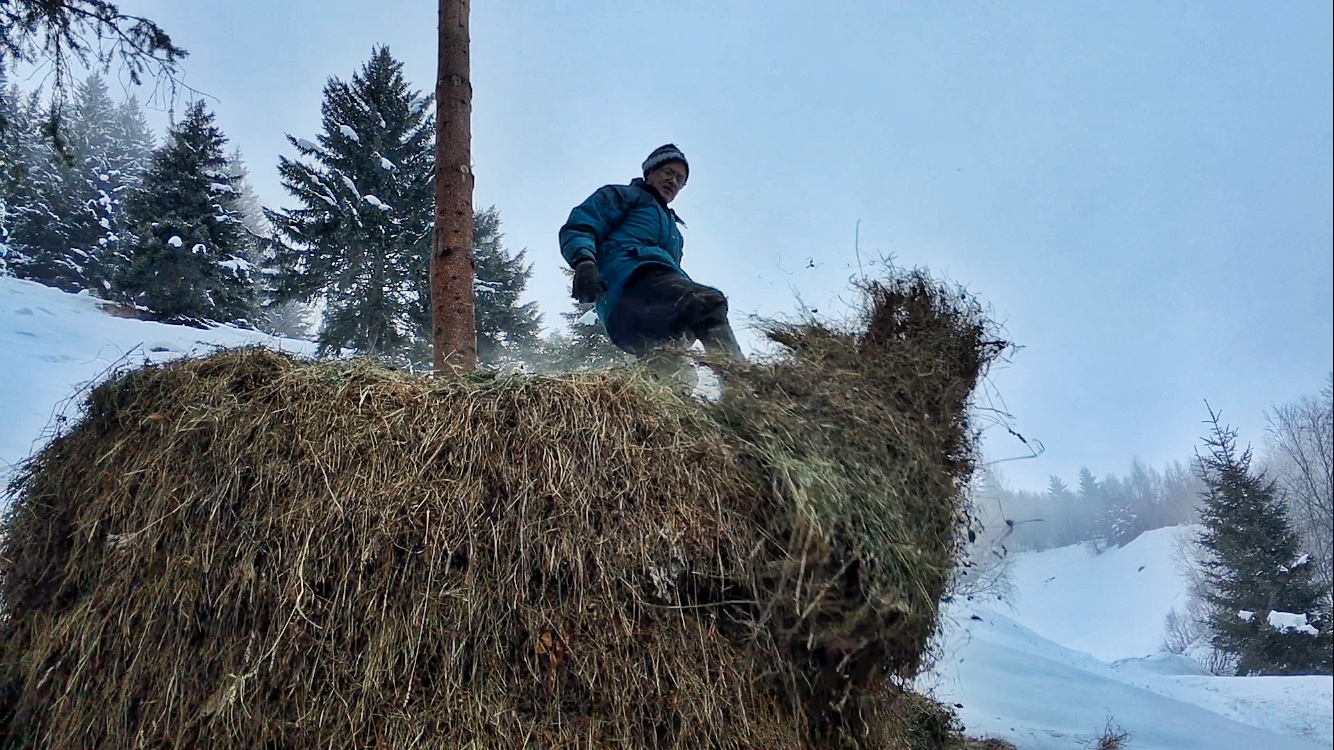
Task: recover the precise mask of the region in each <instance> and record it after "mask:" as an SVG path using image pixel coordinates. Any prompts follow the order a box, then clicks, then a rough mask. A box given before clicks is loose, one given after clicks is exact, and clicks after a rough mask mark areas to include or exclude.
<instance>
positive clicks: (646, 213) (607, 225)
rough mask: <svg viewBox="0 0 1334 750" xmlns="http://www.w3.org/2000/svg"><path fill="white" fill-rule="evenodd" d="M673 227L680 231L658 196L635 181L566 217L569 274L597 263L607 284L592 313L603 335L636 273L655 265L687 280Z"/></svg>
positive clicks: (563, 246) (605, 190) (611, 188)
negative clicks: (580, 265) (585, 264)
mask: <svg viewBox="0 0 1334 750" xmlns="http://www.w3.org/2000/svg"><path fill="white" fill-rule="evenodd" d="M678 224H680V225H681V226H685V223H684V222H682V221H681V219H680V217H678V216H677V215H676V212H675V211H673V210H672V209H670V208H668V207H667V205H666V204H665V203H663V202H662V201H661V200H660V199H659V198H658V194H657V191H655V190H653V189H652V188H651V187H649V185H648V183H646V182H644V181H643V180H642V179H638V178H636V179H635V180H634V181H633V182H631V183H630V184H629V185H606V186H604V187H601V188H598V190H597V192H595V193H593V194H592V195H590V196H589V197H588V200H585V201H584V202H583V203H580V204H579V205H578V206H576V207H575V209H574V210H573V211H571V212H570V218H569V220H568V221H566V222H565V226H563V227H561V228H560V252H561V255H563V256H565V262H566V263H569V264H570V267H572V268H573V267H574V264H576V263H578V262H579V261H581V260H583V259H585V258H589V259H592V260H593V261H594V262H596V263H597V265H598V272H599V273H601V274H602V280H603V281H605V282H606V283H607V292H606V294H604V295H602V298H601V299H599V300H598V302H597V311H598V317H599V318H601V319H602V324H603V326H605V327H606V328H607V329H608V330H612V326H611V325H609V324H608V322H609V319H610V318H609V316H610V315H611V314H612V311H613V310H615V309H616V301H617V300H618V299H620V296H621V292H622V291H624V289H625V283H626V282H627V281H629V280H630V276H631V275H632V274H633V273H634V272H635V271H636V270H637V269H639V268H640V267H642V266H645V265H648V264H657V265H662V266H667V267H668V268H670V269H672V270H674V271H676V272H677V273H679V274H681V275H682V276H685V275H686V274H685V272H684V271H682V270H681V250H682V247H683V246H684V244H685V240H684V239H683V238H682V237H681V230H680V229H678V228H677V225H678ZM686 278H689V277H688V276H686Z"/></svg>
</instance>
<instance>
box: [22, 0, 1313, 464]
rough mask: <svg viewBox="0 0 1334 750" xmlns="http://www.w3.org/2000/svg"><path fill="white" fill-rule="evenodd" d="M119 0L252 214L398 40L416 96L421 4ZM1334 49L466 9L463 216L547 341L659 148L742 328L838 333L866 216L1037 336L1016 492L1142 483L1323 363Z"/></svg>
mask: <svg viewBox="0 0 1334 750" xmlns="http://www.w3.org/2000/svg"><path fill="white" fill-rule="evenodd" d="M120 6H121V8H122V10H124V11H126V12H130V13H142V14H143V15H146V16H148V17H150V18H152V19H154V20H155V21H157V22H159V23H160V24H161V25H162V26H163V27H165V28H166V29H167V31H168V32H169V33H170V34H171V35H172V38H173V39H174V40H175V41H176V42H177V43H179V44H180V45H182V46H184V47H185V48H187V49H188V50H189V51H190V53H191V54H190V57H189V58H188V59H187V60H186V61H185V63H184V71H185V77H186V81H187V82H188V83H189V84H190V85H191V86H193V87H194V88H196V89H198V90H200V91H202V92H205V93H206V94H207V95H209V96H210V97H213V98H214V100H212V101H210V104H211V106H212V107H213V108H214V110H215V111H216V112H217V115H218V120H219V124H220V125H221V126H222V128H223V130H224V132H225V133H226V134H227V135H228V136H229V137H230V138H231V140H232V141H233V143H234V144H236V145H238V146H239V147H240V148H241V150H242V152H243V154H244V156H245V158H246V160H247V162H248V164H249V167H250V170H251V178H252V180H253V182H254V184H255V186H256V188H257V190H258V191H259V193H260V196H261V198H262V199H263V200H264V202H265V203H266V205H269V206H291V205H292V203H291V201H290V200H288V198H287V196H285V195H284V194H283V192H282V190H281V188H280V187H279V185H278V179H277V172H276V165H277V161H278V156H279V154H288V155H291V149H290V148H289V146H288V145H287V143H286V142H285V141H284V139H283V134H284V133H291V134H293V135H294V136H297V137H303V138H308V139H312V140H313V137H314V135H315V134H316V132H317V129H318V127H319V108H320V98H321V89H322V87H323V85H324V83H325V81H326V79H327V78H329V77H330V76H337V77H339V78H343V79H348V78H350V77H351V75H352V73H353V72H354V71H356V70H357V69H358V67H359V66H360V65H361V64H362V63H363V62H364V61H365V60H366V59H367V58H368V57H369V55H370V52H371V48H372V46H374V45H376V44H387V45H389V47H390V49H391V50H392V52H393V53H394V55H395V56H396V57H398V58H399V59H400V60H402V61H403V62H404V63H405V65H406V73H407V76H408V78H409V80H410V81H412V82H413V84H415V86H416V87H418V88H421V89H425V90H430V89H432V88H433V87H434V77H435V54H436V3H435V1H434V0H412V1H411V2H409V1H407V0H378V2H373V3H372V2H365V1H360V2H354V1H351V0H319V1H318V2H316V0H265V1H264V2H259V1H257V0H227V2H216V1H214V0H209V1H205V0H120ZM1330 28H1331V4H1330V3H1329V2H1328V1H1327V0H1284V1H1283V2H1272V3H1257V2H1223V1H1222V0H1204V1H1202V2H1164V1H1163V0H1153V1H1152V2H1128V1H1126V0H1116V1H1114V2H1064V1H1062V2H1036V1H1032V2H1029V1H1025V2H1019V1H1018V0H1014V1H1012V2H941V3H921V2H889V1H887V0H867V1H866V2H838V1H836V0H831V1H830V2H825V3H811V2H793V1H789V0H764V1H763V2H760V1H759V0H754V1H747V2H728V1H727V0H697V1H692V0H678V1H676V2H636V1H635V0H615V1H614V2H612V1H596V0H541V1H538V0H530V1H528V2H503V1H502V2H485V1H483V2H476V3H474V5H473V9H472V63H473V85H474V89H475V92H476V93H475V98H474V102H473V106H474V113H473V139H474V140H473V158H474V161H475V166H476V174H477V191H476V198H475V200H476V205H477V206H479V207H482V206H488V205H492V204H494V205H496V206H497V207H498V208H499V210H500V212H501V216H502V218H503V220H504V224H505V230H506V234H507V239H508V244H509V246H510V247H511V248H513V249H520V248H527V249H528V252H529V257H530V259H531V260H532V261H533V263H534V265H535V273H534V279H533V284H532V288H531V298H532V299H536V300H537V301H538V302H539V303H540V304H541V306H542V309H543V310H544V311H545V312H546V313H547V315H548V317H549V318H551V319H553V320H554V319H555V313H556V312H558V311H561V310H565V309H567V306H568V304H569V301H568V289H567V287H566V282H565V280H564V277H563V276H562V275H561V274H560V272H559V266H560V262H561V261H560V254H559V250H558V248H557V243H556V232H557V229H558V228H559V227H560V225H561V224H562V223H563V221H564V220H565V218H566V216H567V215H568V212H569V210H570V208H571V207H572V206H574V205H575V204H577V203H578V202H580V201H581V200H583V199H584V198H585V197H586V196H587V195H588V194H589V193H591V192H592V191H593V190H594V189H596V188H597V187H599V186H600V185H603V184H605V183H608V182H625V181H628V180H629V179H630V178H632V177H635V176H637V174H638V165H639V163H640V162H641V161H642V160H643V158H644V157H645V156H646V155H647V154H648V152H649V151H651V150H652V149H653V148H655V147H656V146H658V145H661V144H662V143H666V142H669V141H670V142H674V143H676V144H677V145H678V146H680V147H681V148H682V149H683V150H684V152H685V153H686V155H687V156H688V157H689V159H690V162H691V167H692V169H691V179H690V184H689V185H688V186H687V188H686V189H685V190H684V191H683V192H682V194H681V196H680V198H678V200H677V202H676V203H675V204H674V205H673V207H674V208H676V209H677V210H678V212H679V213H680V214H681V215H682V217H683V218H684V219H685V221H686V222H687V223H688V225H689V228H688V229H687V230H686V232H685V235H686V256H685V262H684V266H685V268H686V270H687V271H688V272H689V273H691V275H692V276H694V277H695V278H696V279H697V280H700V281H703V282H705V283H710V284H713V285H716V286H718V287H720V288H722V289H723V290H724V291H725V292H727V293H728V295H729V296H730V297H731V300H732V308H733V311H734V313H733V317H734V321H735V322H736V323H738V324H739V325H740V327H744V325H745V321H746V320H747V318H748V316H751V315H762V316H768V315H775V314H782V313H788V312H791V311H793V310H795V309H796V296H797V295H798V294H799V295H800V297H801V299H802V300H803V301H804V303H805V304H806V305H807V306H808V307H811V308H816V309H819V310H820V311H821V312H822V313H833V314H838V313H841V312H843V311H845V310H846V306H845V305H844V303H843V302H842V301H841V300H843V299H847V294H846V290H847V288H848V281H849V279H850V278H851V277H852V276H854V275H856V274H857V273H858V260H857V252H856V250H857V248H856V246H855V243H854V238H855V237H856V236H857V231H858V230H857V225H858V222H859V221H860V255H861V258H862V261H863V266H865V265H866V264H867V263H866V262H867V261H869V260H870V259H872V258H874V257H877V256H880V255H889V254H892V255H893V257H894V258H895V259H896V261H897V262H898V263H899V264H901V265H905V266H926V267H928V268H930V269H931V270H932V272H934V273H935V274H937V275H940V276H944V277H948V278H949V279H951V280H953V281H956V282H959V283H961V284H964V285H966V286H967V287H968V288H969V289H970V290H971V291H972V292H973V293H974V294H976V295H977V296H978V297H979V298H980V299H981V300H982V301H983V302H984V303H986V304H989V305H990V306H991V307H992V308H993V310H994V314H995V317H996V318H997V319H998V320H1000V321H1001V322H1003V323H1004V324H1005V331H1006V334H1007V336H1008V337H1009V338H1010V339H1011V340H1013V341H1014V342H1016V343H1018V344H1020V345H1022V346H1023V347H1024V348H1023V350H1022V351H1020V352H1019V353H1018V354H1017V355H1016V356H1015V357H1014V358H1013V361H1012V363H1011V364H1009V365H1008V366H1006V367H1004V368H1003V369H1000V370H998V371H997V372H995V373H994V374H993V378H992V382H991V389H992V390H993V391H994V392H996V393H997V394H999V397H1001V398H1003V400H1004V405H1005V406H1006V408H1008V410H1009V412H1010V413H1012V414H1013V416H1014V426H1015V428H1016V429H1017V430H1018V431H1019V432H1021V433H1022V434H1024V435H1025V436H1026V437H1029V438H1033V439H1037V440H1040V441H1041V442H1042V443H1043V444H1044V445H1045V446H1046V451H1045V453H1044V454H1043V455H1042V456H1041V457H1039V458H1036V459H1032V460H1027V461H1012V462H1007V463H1004V464H1003V465H1002V466H1001V467H1000V468H1001V469H1002V471H1003V472H1004V474H1005V475H1006V476H1007V477H1008V478H1009V479H1010V480H1011V481H1012V483H1013V484H1015V485H1017V486H1020V487H1027V488H1035V489H1039V488H1042V487H1044V486H1045V484H1046V480H1047V477H1048V476H1049V475H1051V474H1059V475H1061V476H1062V477H1064V478H1065V479H1066V481H1068V482H1070V483H1073V482H1074V480H1075V474H1076V472H1077V471H1078V469H1079V467H1080V466H1088V467H1089V468H1090V469H1091V470H1092V471H1093V472H1094V473H1095V474H1098V475H1100V476H1101V475H1104V474H1107V473H1113V472H1114V473H1118V474H1123V473H1125V471H1126V468H1127V467H1128V465H1129V462H1130V459H1131V457H1132V456H1139V457H1141V458H1142V459H1144V460H1145V461H1147V462H1149V463H1150V464H1152V465H1155V466H1159V467H1161V465H1162V464H1163V463H1164V462H1166V461H1169V460H1172V459H1187V458H1189V457H1190V456H1191V455H1192V452H1193V450H1194V448H1195V446H1196V445H1198V437H1199V436H1200V435H1201V434H1203V432H1204V428H1203V426H1202V425H1201V420H1202V419H1204V418H1205V417H1206V416H1207V412H1206V409H1205V400H1206V399H1207V400H1208V401H1209V403H1210V404H1211V405H1212V406H1213V407H1215V408H1216V409H1220V410H1221V411H1222V413H1223V417H1224V420H1225V421H1227V422H1230V423H1231V424H1233V425H1234V426H1236V427H1238V428H1240V429H1241V432H1242V439H1243V440H1244V441H1252V442H1254V443H1256V444H1257V446H1258V445H1259V444H1260V443H1261V442H1262V441H1263V432H1262V429H1263V424H1264V416H1263V415H1264V410H1265V409H1266V408H1268V407H1270V406H1272V405H1273V404H1275V403H1282V402H1285V401H1290V400H1293V399H1295V398H1297V397H1300V396H1302V395H1305V394H1315V393H1317V392H1318V391H1319V390H1320V389H1321V388H1322V387H1323V386H1324V383H1325V379H1326V376H1327V374H1328V373H1329V372H1330V370H1331V367H1332V366H1334V353H1332V350H1334V344H1332V343H1331V342H1332V341H1334V313H1332V312H1331V310H1332V309H1334V249H1332V248H1334V226H1332V225H1334V218H1332V214H1331V205H1332V204H1334V195H1332V191H1331V184H1332V183H1334V174H1332V166H1331V165H1332V164H1334V150H1332V146H1331V143H1332V141H1334V135H1332V132H1334V127H1332V125H1331V111H1332V109H1334V102H1332V101H1331V90H1332V89H1334V82H1332V81H1331V70H1332V69H1334V59H1332V56H1331V32H1330ZM20 83H23V82H22V81H20ZM140 96H141V97H145V96H146V93H145V92H140ZM183 108H184V107H183V105H182V104H180V103H178V104H177V107H176V109H177V111H181V110H183ZM155 121H156V123H157V124H158V126H159V128H161V127H162V125H164V124H165V122H166V114H165V113H159V114H158V115H156V116H155ZM743 339H745V340H746V341H747V342H753V341H754V339H753V336H750V335H749V334H744V333H743ZM987 452H988V456H989V458H991V459H993V460H994V459H1004V458H1008V457H1011V456H1016V455H1021V454H1023V453H1024V452H1025V449H1024V448H1023V446H1022V445H1020V444H1019V443H1018V442H1017V441H1015V440H1014V439H1013V438H1010V437H1009V436H1008V435H1007V434H1006V433H1004V432H1003V431H1000V430H991V431H990V432H989V433H988V439H987Z"/></svg>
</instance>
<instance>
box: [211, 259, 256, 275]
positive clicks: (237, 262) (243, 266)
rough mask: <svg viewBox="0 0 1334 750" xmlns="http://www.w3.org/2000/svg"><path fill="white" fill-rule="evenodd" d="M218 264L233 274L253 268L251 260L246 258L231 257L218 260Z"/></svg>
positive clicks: (246, 271)
mask: <svg viewBox="0 0 1334 750" xmlns="http://www.w3.org/2000/svg"><path fill="white" fill-rule="evenodd" d="M218 265H220V266H222V267H223V268H225V269H227V270H229V271H231V272H232V274H233V275H237V276H239V275H241V274H242V273H249V272H250V269H251V265H250V262H249V261H247V260H246V259H244V258H237V257H231V258H228V259H227V260H220V261H218Z"/></svg>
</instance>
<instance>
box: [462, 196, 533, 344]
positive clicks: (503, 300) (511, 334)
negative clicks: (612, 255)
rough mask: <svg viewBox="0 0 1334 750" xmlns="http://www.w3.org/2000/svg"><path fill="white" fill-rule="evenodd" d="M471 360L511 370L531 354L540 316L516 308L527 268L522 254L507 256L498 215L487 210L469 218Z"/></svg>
mask: <svg viewBox="0 0 1334 750" xmlns="http://www.w3.org/2000/svg"><path fill="white" fill-rule="evenodd" d="M472 236H473V246H474V248H473V252H474V257H475V258H476V260H477V274H476V280H475V281H474V290H475V292H476V303H475V306H474V310H475V314H476V316H477V358H478V360H480V362H481V363H482V364H483V365H485V366H488V367H515V366H518V365H519V364H520V363H522V362H524V361H525V360H526V359H527V358H528V357H529V355H530V354H531V353H532V352H533V351H534V350H535V349H536V347H537V345H538V343H539V335H540V333H541V330H542V315H541V313H539V312H538V310H537V303H536V302H528V303H521V302H519V297H520V296H521V295H522V294H523V292H524V290H525V289H527V287H528V280H529V279H530V278H532V275H533V267H532V265H531V264H527V263H525V262H524V261H525V260H526V258H527V251H525V250H520V251H519V252H517V253H514V254H510V252H509V251H508V250H507V249H506V248H505V246H504V244H503V242H502V240H503V238H504V235H503V234H502V233H501V231H500V212H499V211H497V210H496V208H495V206H492V207H490V208H488V209H485V210H483V211H477V212H476V213H475V214H474V216H473V232H472Z"/></svg>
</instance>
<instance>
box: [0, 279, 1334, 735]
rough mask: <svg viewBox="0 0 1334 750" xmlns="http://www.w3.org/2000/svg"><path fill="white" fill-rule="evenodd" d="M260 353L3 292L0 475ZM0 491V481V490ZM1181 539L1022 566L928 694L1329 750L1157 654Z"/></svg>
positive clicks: (1286, 718) (1280, 699) (1309, 716)
mask: <svg viewBox="0 0 1334 750" xmlns="http://www.w3.org/2000/svg"><path fill="white" fill-rule="evenodd" d="M256 343H262V344H266V345H269V346H273V347H275V348H281V349H283V350H285V351H298V352H309V351H310V349H311V345H310V344H309V343H307V342H301V341H292V340H286V339H275V338H273V337H270V336H265V335H264V334H260V333H258V332H255V331H245V330H240V329H236V328H231V327H227V326H220V327H217V328H212V329H209V330H200V329H195V328H187V327H182V326H170V325H163V324H160V323H150V322H145V321H139V320H130V319H126V318H119V317H114V316H111V315H108V314H107V313H105V312H103V311H102V310H101V309H100V308H99V304H98V301H97V300H95V299H93V298H91V297H88V296H86V295H72V294H65V293H63V292H60V291H58V290H55V289H50V288H48V287H44V286H41V285H38V284H33V283H30V282H25V281H18V280H15V279H12V278H3V277H0V358H2V360H0V475H3V474H6V473H8V469H9V468H10V467H12V466H13V464H14V463H15V462H17V461H19V460H21V459H23V458H24V457H26V456H27V455H29V453H30V452H31V450H32V449H33V448H34V446H35V445H37V444H39V443H40V441H41V439H42V438H43V436H44V435H45V434H47V432H48V431H49V429H51V427H52V426H53V418H54V416H55V415H57V414H62V413H63V414H67V415H70V416H73V414H74V411H73V406H72V404H74V403H77V402H71V400H70V399H71V396H75V395H76V394H78V393H80V392H81V389H83V388H84V387H86V386H87V385H88V384H89V383H91V382H93V381H95V380H96V379H97V378H98V377H99V376H101V375H103V374H105V373H106V372H108V371H109V370H112V369H114V368H116V367H120V366H133V365H137V364H140V363H142V362H145V361H153V362H156V361H161V360H163V359H168V358H172V357H179V356H183V355H187V354H194V353H203V352H207V351H210V350H212V349H215V348H217V347H220V346H241V345H246V344H256ZM2 478H3V477H0V479H2ZM1180 533H1186V532H1185V531H1184V530H1182V529H1161V530H1158V531H1153V532H1149V533H1148V534H1144V535H1143V536H1141V537H1140V538H1139V539H1137V540H1135V541H1134V542H1132V543H1130V544H1129V545H1127V546H1126V547H1125V548H1122V549H1112V550H1108V551H1106V552H1104V553H1102V554H1100V555H1095V554H1093V553H1092V552H1090V551H1089V550H1087V549H1085V548H1084V547H1068V548H1064V549H1058V550H1049V551H1046V552H1040V553H1030V554H1021V555H1016V556H1015V559H1014V577H1015V582H1016V588H1017V590H1018V595H1017V597H1016V598H1015V601H1014V602H1013V603H1012V607H1007V606H1006V605H1005V604H1001V603H995V606H987V605H981V604H978V603H976V602H973V603H967V602H962V603H957V604H955V605H953V606H952V607H951V608H950V609H949V610H948V614H947V617H948V624H947V628H946V633H945V638H944V639H943V643H942V644H941V648H940V651H941V660H940V662H939V664H938V665H937V667H936V669H935V671H934V672H933V673H932V674H930V675H927V676H926V677H924V679H923V685H924V686H926V687H929V688H932V689H934V690H935V693H936V695H937V697H939V698H940V699H942V700H944V701H946V702H948V703H952V704H958V705H959V706H960V708H959V709H958V711H959V714H960V716H961V717H962V718H963V720H964V721H965V723H966V724H967V726H968V729H969V731H970V732H971V733H972V734H975V735H981V736H986V735H990V736H997V737H1003V738H1007V739H1009V740H1011V741H1012V742H1014V743H1016V744H1017V745H1018V746H1019V747H1020V748H1021V750H1048V749H1051V750H1056V749H1057V748H1059V749H1061V750H1066V749H1074V748H1085V747H1089V746H1090V745H1089V743H1090V741H1091V740H1093V739H1095V738H1096V737H1097V736H1099V735H1100V734H1101V733H1102V730H1103V728H1104V727H1105V726H1106V724H1107V721H1108V719H1109V718H1110V719H1113V720H1115V721H1116V722H1117V723H1118V724H1119V725H1120V726H1121V727H1122V728H1124V729H1125V730H1127V731H1129V732H1130V733H1131V734H1132V735H1134V739H1133V741H1132V744H1131V745H1130V747H1132V748H1140V749H1143V750H1230V749H1232V748H1236V749H1237V750H1242V749H1243V748H1245V749H1247V750H1251V749H1254V748H1261V749H1262V750H1287V749H1289V748H1291V749H1293V750H1298V749H1302V750H1305V749H1308V748H1323V749H1328V748H1329V747H1330V746H1331V744H1334V726H1331V725H1332V723H1334V722H1332V721H1331V708H1332V707H1334V692H1332V691H1331V679H1330V678H1329V677H1266V678H1255V677H1247V678H1238V677H1214V676H1211V675H1209V674H1207V673H1206V672H1205V671H1204V670H1203V669H1201V668H1200V667H1199V665H1198V664H1196V663H1195V662H1193V661H1191V660H1189V659H1186V658H1184V657H1177V656H1172V655H1168V654H1162V653H1159V645H1160V643H1161V641H1162V637H1163V618H1164V617H1165V616H1166V614H1167V611H1168V609H1170V608H1171V607H1173V606H1177V607H1178V608H1180V604H1181V602H1182V601H1183V599H1184V597H1185V593H1184V582H1183V581H1182V580H1181V579H1180V577H1179V576H1178V575H1177V573H1176V569H1175V568H1174V563H1173V561H1172V549H1173V547H1174V538H1175V536H1176V535H1177V534H1180Z"/></svg>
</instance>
